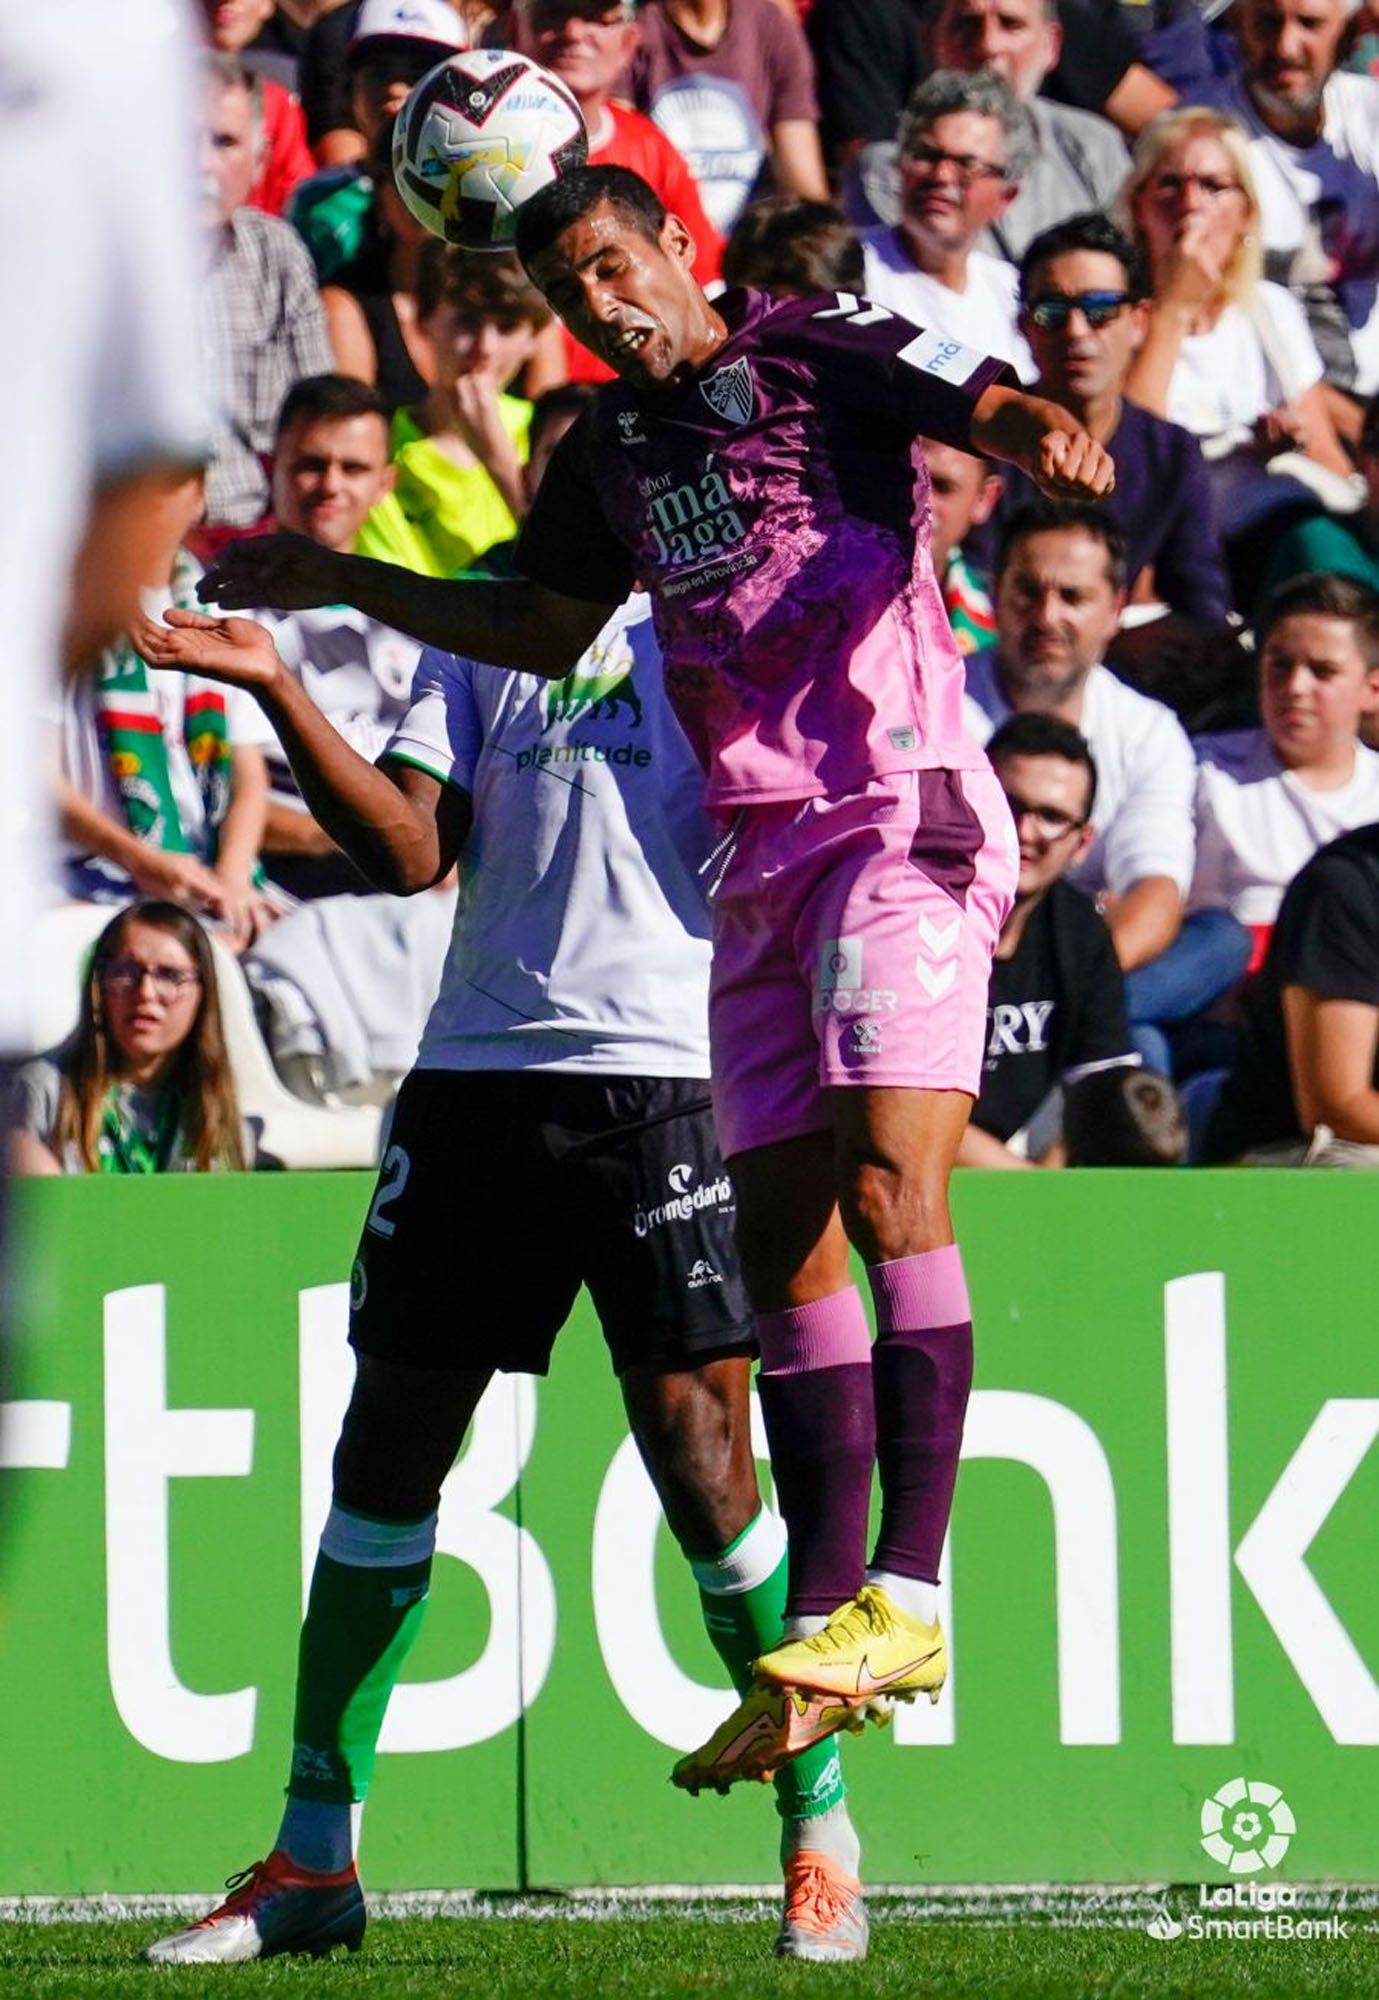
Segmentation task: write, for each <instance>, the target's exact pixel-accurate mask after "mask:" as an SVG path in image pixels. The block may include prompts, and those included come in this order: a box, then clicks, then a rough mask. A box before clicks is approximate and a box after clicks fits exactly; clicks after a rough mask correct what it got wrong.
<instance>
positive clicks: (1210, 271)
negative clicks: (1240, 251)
mask: <svg viewBox="0 0 1379 2000" xmlns="http://www.w3.org/2000/svg"><path fill="white" fill-rule="evenodd" d="M1210 227H1211V224H1210V218H1209V217H1207V216H1206V215H1189V216H1187V217H1186V218H1185V220H1184V222H1183V225H1182V227H1181V229H1180V230H1179V232H1178V235H1177V238H1176V240H1175V242H1174V244H1173V247H1172V249H1171V250H1170V251H1169V253H1168V256H1167V258H1166V259H1165V261H1164V264H1163V267H1162V270H1161V271H1160V273H1159V279H1158V283H1157V284H1156V286H1155V303H1156V304H1159V305H1175V306H1180V307H1182V308H1184V309H1186V310H1187V311H1191V312H1195V311H1198V310H1200V308H1201V307H1203V306H1209V305H1211V304H1212V303H1213V302H1214V301H1215V300H1216V299H1218V298H1219V297H1220V295H1221V281H1222V277H1223V275H1224V273H1225V268H1226V255H1227V252H1226V249H1225V248H1223V246H1222V244H1221V243H1220V242H1219V241H1218V242H1212V241H1211V240H1210V233H1209V232H1210Z"/></svg>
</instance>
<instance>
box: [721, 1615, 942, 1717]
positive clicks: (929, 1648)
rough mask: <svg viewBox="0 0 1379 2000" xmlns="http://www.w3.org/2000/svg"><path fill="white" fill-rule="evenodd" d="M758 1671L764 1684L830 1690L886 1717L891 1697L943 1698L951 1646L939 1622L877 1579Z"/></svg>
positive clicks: (768, 1656) (769, 1656)
mask: <svg viewBox="0 0 1379 2000" xmlns="http://www.w3.org/2000/svg"><path fill="white" fill-rule="evenodd" d="M752 1671H753V1673H754V1675H755V1677H756V1682H757V1685H758V1687H761V1688H777V1689H779V1690H781V1691H782V1692H785V1691H787V1690H789V1691H792V1692H794V1693H796V1694H797V1695H799V1696H801V1697H802V1696H804V1695H806V1694H814V1695H829V1696H832V1698H833V1700H834V1701H842V1702H846V1703H847V1704H848V1706H849V1707H850V1708H854V1709H859V1710H870V1711H871V1713H872V1716H873V1719H874V1720H876V1721H884V1720H885V1718H886V1715H887V1713H888V1712H889V1706H890V1703H891V1702H892V1701H913V1700H914V1698H915V1696H916V1695H917V1694H927V1695H928V1697H929V1699H930V1701H937V1700H938V1698H939V1690H940V1689H941V1688H942V1686H943V1683H944V1681H945V1680H946V1678H947V1675H948V1648H947V1646H946V1644H945V1643H944V1638H943V1630H942V1628H941V1626H940V1625H939V1624H938V1622H937V1621H935V1622H934V1624H932V1625H924V1624H922V1623H921V1622H920V1620H919V1619H918V1618H911V1617H910V1616H909V1614H908V1613H907V1612H904V1611H902V1610H901V1609H900V1607H899V1605H898V1604H895V1603H894V1602H893V1601H892V1600H891V1599H890V1598H889V1597H888V1596H887V1595H886V1592H885V1591H884V1590H883V1589H882V1588H881V1586H880V1585H879V1584H876V1583H866V1584H863V1586H862V1588H861V1589H860V1590H859V1591H858V1593H857V1595H856V1597H854V1598H852V1599H851V1601H850V1602H849V1603H847V1604H842V1605H840V1606H839V1607H838V1609H837V1610H836V1611H835V1612H834V1614H833V1616H832V1617H831V1618H830V1619H829V1621H828V1623H827V1625H825V1626H824V1628H823V1630H822V1631H821V1632H815V1633H813V1634H812V1635H811V1636H810V1637H809V1638H807V1639H790V1640H787V1641H786V1643H785V1644H784V1645H781V1646H777V1647H776V1648H775V1650H774V1652H770V1653H763V1654H762V1656H761V1658H760V1659H759V1660H758V1661H757V1662H756V1665H755V1666H754V1667H753V1669H752Z"/></svg>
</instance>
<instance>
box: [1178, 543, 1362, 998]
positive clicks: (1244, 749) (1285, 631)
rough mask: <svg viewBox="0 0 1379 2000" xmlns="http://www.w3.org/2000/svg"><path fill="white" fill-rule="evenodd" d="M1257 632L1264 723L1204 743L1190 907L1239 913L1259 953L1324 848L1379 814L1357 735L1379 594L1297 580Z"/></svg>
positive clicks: (1321, 579)
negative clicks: (1287, 894) (1302, 874)
mask: <svg viewBox="0 0 1379 2000" xmlns="http://www.w3.org/2000/svg"><path fill="white" fill-rule="evenodd" d="M1255 636H1256V643H1257V645H1258V648H1259V706H1260V713H1261V715H1262V717H1263V726H1262V727H1261V728H1259V729H1240V730H1233V731H1231V732H1230V733H1228V734H1224V735H1216V736H1203V737H1200V738H1199V739H1198V741H1197V754H1198V757H1199V759H1200V769H1199V772H1198V778H1197V866H1196V869H1195V870H1194V873H1193V878H1192V888H1191V891H1190V892H1189V896H1188V908H1189V910H1190V911H1197V910H1222V909H1225V910H1230V911H1231V913H1232V914H1233V915H1234V916H1235V917H1236V918H1238V920H1239V921H1240V922H1241V923H1242V924H1244V925H1245V926H1246V927H1247V928H1248V929H1250V930H1251V931H1253V932H1254V933H1255V957H1256V959H1258V958H1260V957H1262V955H1263V947H1264V945H1265V944H1266V943H1267V940H1268V934H1269V931H1270V930H1271V928H1272V926H1273V922H1274V918H1275V917H1276V916H1277V914H1278V906H1279V904H1280V903H1281V902H1282V900H1283V892H1284V890H1285V889H1286V888H1287V887H1288V884H1289V883H1290V882H1291V881H1292V880H1293V877H1294V876H1295V875H1297V874H1298V873H1299V871H1300V870H1301V869H1302V868H1304V867H1305V866H1306V864H1307V863H1308V862H1309V861H1310V860H1311V859H1312V856H1313V855H1314V854H1315V853H1316V852H1317V850H1318V848H1321V847H1325V846H1326V845H1327V843H1328V842H1329V841H1332V840H1335V839H1337V838H1338V836H1339V835H1341V834H1343V833H1347V832H1349V831H1350V830H1351V829H1352V828H1355V827H1360V826H1368V825H1370V824H1372V823H1373V822H1374V821H1376V820H1379V752H1376V751H1373V750H1370V749H1367V748H1366V746H1365V745H1364V744H1363V743H1362V742H1360V741H1359V738H1358V731H1359V728H1360V724H1361V722H1362V720H1363V719H1364V718H1365V717H1366V716H1368V715H1373V714H1374V713H1375V712H1376V710H1377V709H1379V596H1376V594H1375V593H1374V592H1373V591H1372V590H1370V589H1368V588H1367V587H1366V586H1365V585H1364V584H1362V583H1355V582H1352V581H1351V580H1350V579H1349V578H1347V577H1336V576H1303V577H1297V578H1295V579H1294V580H1293V581H1292V582H1291V583H1287V584H1285V585H1284V586H1283V588H1282V589H1281V590H1279V591H1278V592H1276V593H1275V595H1274V596H1273V597H1272V598H1271V599H1270V600H1269V604H1268V607H1267V609H1266V611H1265V613H1264V615H1263V617H1262V619H1261V621H1260V625H1259V628H1258V630H1257V632H1256V635H1255Z"/></svg>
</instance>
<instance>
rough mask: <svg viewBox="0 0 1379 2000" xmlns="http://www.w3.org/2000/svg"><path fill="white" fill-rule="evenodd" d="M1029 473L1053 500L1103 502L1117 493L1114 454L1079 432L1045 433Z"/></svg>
mask: <svg viewBox="0 0 1379 2000" xmlns="http://www.w3.org/2000/svg"><path fill="white" fill-rule="evenodd" d="M1030 471H1031V472H1032V474H1033V477H1034V479H1035V482H1036V484H1037V485H1038V487H1039V490H1040V492H1041V493H1047V494H1048V495H1049V497H1050V499H1052V500H1104V499H1106V497H1107V495H1108V494H1110V493H1113V492H1114V491H1115V486H1116V468H1115V464H1114V462H1113V460H1112V458H1111V454H1110V453H1109V452H1108V451H1107V450H1106V448H1105V446H1104V445H1099V444H1098V443H1097V441H1096V439H1095V438H1094V437H1092V436H1091V435H1090V434H1089V433H1088V432H1087V431H1084V430H1080V429H1077V428H1073V429H1071V430H1049V431H1045V433H1044V435H1043V436H1042V437H1041V438H1040V440H1039V446H1038V451H1037V454H1036V457H1035V462H1034V464H1033V465H1032V466H1031V468H1030Z"/></svg>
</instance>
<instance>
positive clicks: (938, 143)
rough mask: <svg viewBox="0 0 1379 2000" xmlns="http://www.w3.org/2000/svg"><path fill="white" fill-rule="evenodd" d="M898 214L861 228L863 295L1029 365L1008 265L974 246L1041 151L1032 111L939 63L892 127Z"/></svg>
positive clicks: (1029, 374) (980, 79) (988, 80)
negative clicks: (889, 223)
mask: <svg viewBox="0 0 1379 2000" xmlns="http://www.w3.org/2000/svg"><path fill="white" fill-rule="evenodd" d="M897 145H898V147H899V153H900V191H901V213H900V221H899V223H898V224H897V226H896V227H895V228H894V229H884V228H882V229H871V230H867V231H866V232H865V234H864V236H863V239H862V247H863V251H864V254H865V256H866V263H867V293H868V296H869V297H870V298H871V299H873V300H874V301H875V302H876V303H877V304H878V305H883V306H889V307H890V309H891V310H892V311H893V312H897V313H902V314H903V315H904V316H905V318H906V319H912V320H914V322H915V323H916V325H918V326H922V327H926V328H931V329H932V330H933V331H935V332H937V333H941V334H946V335H947V336H948V337H949V339H951V340H956V341H960V342H961V343H962V345H963V346H964V347H971V348H974V349H975V350H976V352H977V353H978V354H994V355H999V357H1000V358H1001V360H1003V361H1009V362H1010V363H1011V365H1012V366H1013V367H1014V369H1015V370H1016V373H1017V374H1018V375H1019V377H1020V379H1021V381H1022V382H1032V381H1033V380H1034V376H1035V367H1034V362H1033V360H1032V359H1031V357H1030V351H1029V349H1028V347H1026V345H1025V343H1024V340H1023V338H1022V337H1021V335H1020V332H1019V329H1018V328H1017V326H1016V323H1015V322H1016V294H1017V285H1018V281H1017V277H1016V272H1015V267H1014V265H1013V264H1007V263H1005V262H1004V261H1003V260H1002V259H1001V258H999V257H993V256H991V255H989V254H988V253H987V252H986V251H984V250H978V249H977V248H976V244H977V240H978V238H979V237H980V236H981V235H982V234H983V232H984V231H985V230H987V229H989V228H990V226H991V224H992V223H993V222H995V221H996V219H997V217H998V216H1000V215H1002V214H1004V212H1005V211H1006V209H1008V208H1009V207H1010V204H1011V203H1012V202H1013V201H1014V199H1015V196H1016V193H1017V192H1018V190H1019V186H1020V181H1021V177H1022V176H1023V175H1024V173H1025V172H1026V170H1027V169H1028V167H1029V166H1030V163H1031V162H1032V161H1033V159H1034V156H1035V153H1036V151H1037V148H1038V140H1037V138H1036V136H1035V131H1034V123H1033V120H1032V119H1031V118H1030V115H1029V112H1028V111H1027V110H1026V109H1025V106H1024V105H1023V104H1021V103H1020V101H1019V99H1018V98H1017V97H1016V96H1015V95H1014V93H1013V92H1012V91H1011V90H1010V88H1009V86H1008V85H1006V84H1004V83H1003V82H1002V81H1001V79H1000V78H999V77H996V76H986V75H981V74H979V75H976V76H963V75H960V74H959V73H958V72H957V71H956V70H936V71H935V73H934V74H933V76H931V77H930V78H928V80H927V81H926V82H924V83H922V84H920V86H919V88H918V90H916V91H915V93H914V95H913V96H912V97H911V99H910V102H909V105H908V107H907V108H906V111H905V114H904V116H903V118H902V119H901V121H900V130H899V133H898V134H897Z"/></svg>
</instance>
